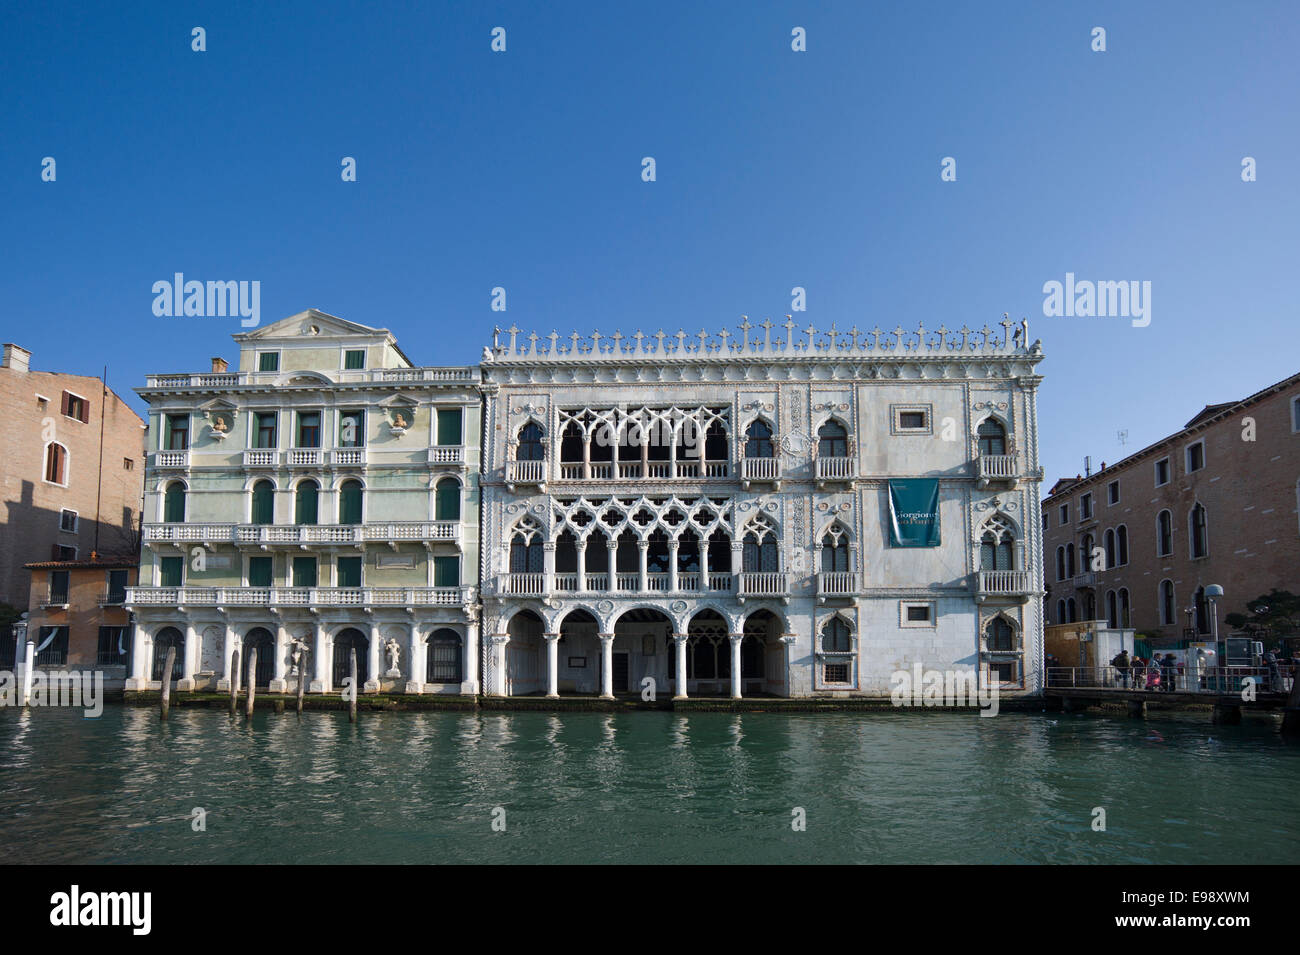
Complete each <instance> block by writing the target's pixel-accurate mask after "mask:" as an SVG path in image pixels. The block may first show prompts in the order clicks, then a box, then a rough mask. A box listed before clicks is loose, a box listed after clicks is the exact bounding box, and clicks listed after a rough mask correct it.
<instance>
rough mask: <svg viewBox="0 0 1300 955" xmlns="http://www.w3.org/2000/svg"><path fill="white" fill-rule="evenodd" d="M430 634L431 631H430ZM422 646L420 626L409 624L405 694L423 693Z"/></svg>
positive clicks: (424, 668)
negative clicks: (409, 641)
mask: <svg viewBox="0 0 1300 955" xmlns="http://www.w3.org/2000/svg"><path fill="white" fill-rule="evenodd" d="M430 632H432V631H430ZM427 649H428V648H427V647H426V646H425V645H424V639H423V637H422V636H421V633H420V624H419V623H418V622H413V623H412V624H411V643H410V649H409V650H408V651H407V654H406V692H407V693H423V692H424V675H425V672H426V667H425V666H423V665H422V661H421V657H422V656H423V653H422V652H421V651H427Z"/></svg>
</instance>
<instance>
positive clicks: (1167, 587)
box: [1160, 580, 1175, 626]
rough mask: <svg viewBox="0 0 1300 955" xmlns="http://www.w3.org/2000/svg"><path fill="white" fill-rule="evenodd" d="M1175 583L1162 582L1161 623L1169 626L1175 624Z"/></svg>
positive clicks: (1169, 581)
mask: <svg viewBox="0 0 1300 955" xmlns="http://www.w3.org/2000/svg"><path fill="white" fill-rule="evenodd" d="M1174 606H1175V604H1174V582H1173V581H1172V580H1162V581H1160V623H1161V624H1162V625H1164V626H1169V625H1170V624H1172V623H1174V622H1175V610H1174Z"/></svg>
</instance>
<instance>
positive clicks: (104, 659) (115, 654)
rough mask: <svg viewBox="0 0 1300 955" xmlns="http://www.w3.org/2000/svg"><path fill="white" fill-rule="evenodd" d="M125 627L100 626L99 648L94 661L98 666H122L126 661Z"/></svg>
mask: <svg viewBox="0 0 1300 955" xmlns="http://www.w3.org/2000/svg"><path fill="white" fill-rule="evenodd" d="M126 634H127V628H126V627H100V628H99V649H98V652H97V653H96V655H95V663H97V664H98V665H99V666H122V665H124V664H125V663H126V652H127V648H128V646H129V644H128V643H127V637H126Z"/></svg>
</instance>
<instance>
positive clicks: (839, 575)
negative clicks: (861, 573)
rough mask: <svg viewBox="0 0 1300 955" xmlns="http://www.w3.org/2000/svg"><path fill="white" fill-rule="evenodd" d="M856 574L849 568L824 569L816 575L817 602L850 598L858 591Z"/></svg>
mask: <svg viewBox="0 0 1300 955" xmlns="http://www.w3.org/2000/svg"><path fill="white" fill-rule="evenodd" d="M860 589H861V588H860V587H859V586H858V575H857V574H855V573H854V572H853V571H850V570H824V571H822V572H821V573H819V574H818V575H817V602H818V603H825V602H826V601H827V600H836V599H851V598H853V597H856V596H857V595H858V593H859V591H860Z"/></svg>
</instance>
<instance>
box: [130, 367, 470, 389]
mask: <svg viewBox="0 0 1300 955" xmlns="http://www.w3.org/2000/svg"><path fill="white" fill-rule="evenodd" d="M283 376H284V372H283V371H273V372H261V371H240V372H220V373H213V374H201V375H187V374H177V375H146V376H145V387H144V389H143V390H144V391H159V392H166V391H170V392H184V391H209V390H217V389H222V388H237V387H240V386H241V385H257V386H262V387H272V386H275V385H277V384H279V383H280V381H281V379H282V378H283ZM332 377H333V378H334V380H335V381H337V382H339V383H346V384H389V383H397V384H410V383H418V382H429V383H435V384H464V385H467V386H473V385H474V384H476V383H477V382H478V381H479V370H478V368H477V367H475V366H463V367H457V366H452V367H445V368H366V369H352V368H349V369H345V370H340V371H336V372H334V373H333V374H332Z"/></svg>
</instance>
